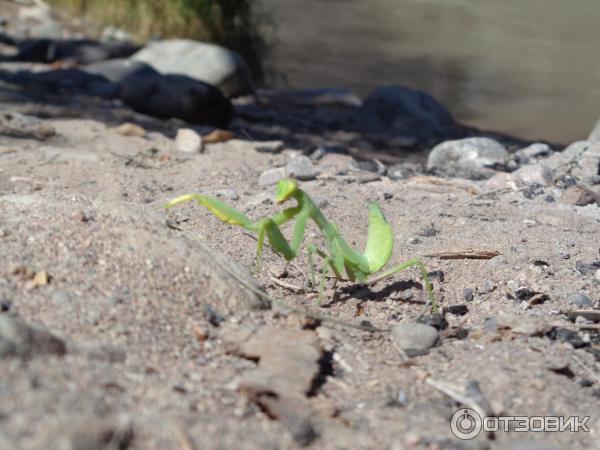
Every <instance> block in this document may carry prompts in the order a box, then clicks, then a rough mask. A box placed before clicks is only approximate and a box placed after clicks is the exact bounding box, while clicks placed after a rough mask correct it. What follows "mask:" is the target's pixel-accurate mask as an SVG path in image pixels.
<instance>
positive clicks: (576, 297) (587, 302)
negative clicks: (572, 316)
mask: <svg viewBox="0 0 600 450" xmlns="http://www.w3.org/2000/svg"><path fill="white" fill-rule="evenodd" d="M567 300H569V302H570V303H572V304H573V305H575V306H579V307H584V306H592V305H593V304H594V302H593V301H592V299H591V298H589V297H588V296H587V295H585V294H583V293H581V292H578V293H577V294H573V295H570V296H569V298H568V299H567Z"/></svg>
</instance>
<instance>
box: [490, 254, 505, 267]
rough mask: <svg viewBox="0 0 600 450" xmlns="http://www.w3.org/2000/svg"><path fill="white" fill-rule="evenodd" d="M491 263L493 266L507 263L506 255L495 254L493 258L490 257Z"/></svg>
mask: <svg viewBox="0 0 600 450" xmlns="http://www.w3.org/2000/svg"><path fill="white" fill-rule="evenodd" d="M489 264H490V266H492V267H498V266H503V265H505V264H506V256H504V255H498V256H494V257H493V258H492V259H490V262H489Z"/></svg>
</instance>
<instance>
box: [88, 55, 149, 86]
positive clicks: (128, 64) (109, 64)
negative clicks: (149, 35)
mask: <svg viewBox="0 0 600 450" xmlns="http://www.w3.org/2000/svg"><path fill="white" fill-rule="evenodd" d="M81 70H83V71H84V72H87V73H89V74H91V75H100V76H102V77H104V78H106V79H107V80H109V81H111V82H113V83H121V82H122V81H124V80H125V79H126V78H127V77H131V76H136V75H156V74H158V72H157V71H156V70H154V69H153V68H152V67H151V66H149V65H148V64H146V63H143V62H141V61H134V60H132V59H128V58H116V59H109V60H107V61H100V62H96V63H93V64H88V65H87V66H84V67H82V68H81Z"/></svg>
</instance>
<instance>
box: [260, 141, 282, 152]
mask: <svg viewBox="0 0 600 450" xmlns="http://www.w3.org/2000/svg"><path fill="white" fill-rule="evenodd" d="M283 148H284V145H283V141H264V142H259V143H258V144H257V145H256V146H255V147H254V150H256V151H257V152H260V153H280V152H281V151H282V150H283Z"/></svg>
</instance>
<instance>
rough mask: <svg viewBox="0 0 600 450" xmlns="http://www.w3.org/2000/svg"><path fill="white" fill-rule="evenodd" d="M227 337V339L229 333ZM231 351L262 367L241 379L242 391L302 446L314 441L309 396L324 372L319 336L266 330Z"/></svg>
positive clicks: (274, 329)
mask: <svg viewBox="0 0 600 450" xmlns="http://www.w3.org/2000/svg"><path fill="white" fill-rule="evenodd" d="M223 338H224V340H227V335H226V334H225V333H223ZM231 351H232V352H233V353H236V354H239V355H241V356H244V357H246V358H250V359H252V360H258V368H257V369H256V370H254V371H251V372H247V373H245V374H244V375H243V376H242V377H241V379H240V380H239V382H238V390H239V391H241V392H243V393H245V394H246V395H247V396H248V397H249V398H250V399H251V400H252V401H254V402H255V403H257V404H258V405H260V406H261V407H262V408H264V409H265V410H266V411H268V412H269V414H270V415H271V416H272V417H274V418H276V419H278V420H280V421H281V422H282V423H283V424H284V425H285V426H286V427H287V428H288V430H289V431H290V433H291V434H292V437H293V438H294V440H295V441H296V442H297V443H298V444H300V445H307V444H309V443H310V442H311V441H313V440H314V439H315V437H316V431H315V430H314V428H313V425H312V421H311V416H312V415H313V411H312V408H311V407H310V404H309V403H308V399H307V394H309V392H310V390H311V389H312V386H313V383H314V380H315V378H316V377H317V375H318V374H319V370H320V368H319V360H320V358H321V355H322V349H321V345H320V344H319V339H318V337H317V335H316V334H315V333H314V332H309V331H304V330H294V329H283V328H276V327H263V328H260V329H259V330H257V331H256V332H255V333H253V334H252V335H251V336H250V337H249V338H245V339H244V341H243V342H241V343H238V344H234V346H233V347H232V348H231Z"/></svg>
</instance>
